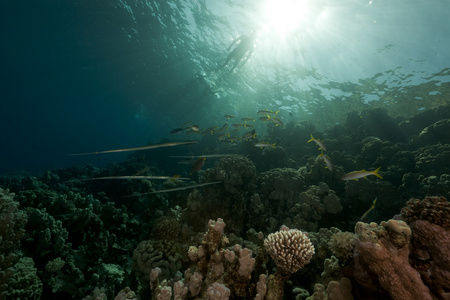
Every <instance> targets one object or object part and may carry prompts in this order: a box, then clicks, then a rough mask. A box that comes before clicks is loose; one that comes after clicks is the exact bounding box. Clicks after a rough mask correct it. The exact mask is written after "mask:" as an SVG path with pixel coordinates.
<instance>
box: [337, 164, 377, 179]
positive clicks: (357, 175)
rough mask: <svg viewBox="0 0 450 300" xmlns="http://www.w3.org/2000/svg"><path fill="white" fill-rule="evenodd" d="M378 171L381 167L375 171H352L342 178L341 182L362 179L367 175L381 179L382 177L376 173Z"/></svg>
mask: <svg viewBox="0 0 450 300" xmlns="http://www.w3.org/2000/svg"><path fill="white" fill-rule="evenodd" d="M380 169H381V167H379V168H378V169H376V170H375V171H366V170H364V169H362V170H361V171H353V172H350V173H347V174H345V175H344V176H342V180H358V179H359V178H364V177H367V176H369V175H375V176H377V177H378V178H381V179H383V177H381V175H380V174H378V171H380Z"/></svg>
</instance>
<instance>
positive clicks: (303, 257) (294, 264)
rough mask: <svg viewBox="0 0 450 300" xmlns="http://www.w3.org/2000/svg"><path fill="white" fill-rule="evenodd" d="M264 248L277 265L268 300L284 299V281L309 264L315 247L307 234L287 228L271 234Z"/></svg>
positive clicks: (270, 284) (269, 284) (270, 279)
mask: <svg viewBox="0 0 450 300" xmlns="http://www.w3.org/2000/svg"><path fill="white" fill-rule="evenodd" d="M264 246H265V247H266V250H267V252H269V254H270V256H271V257H272V258H273V260H274V261H275V263H276V265H277V270H276V272H275V274H274V275H270V277H269V282H268V293H267V299H268V300H272V299H282V297H283V293H284V292H283V285H284V281H285V280H286V279H287V278H289V276H290V275H291V274H292V273H295V272H297V271H298V270H300V269H301V268H303V267H304V266H305V265H306V264H308V263H309V261H310V260H311V258H312V256H313V255H314V246H313V245H312V244H311V241H310V240H309V237H308V235H307V234H305V233H303V232H302V231H300V230H297V229H289V228H288V227H286V226H282V227H281V229H280V231H277V232H275V233H272V234H269V236H268V237H267V238H266V239H265V240H264Z"/></svg>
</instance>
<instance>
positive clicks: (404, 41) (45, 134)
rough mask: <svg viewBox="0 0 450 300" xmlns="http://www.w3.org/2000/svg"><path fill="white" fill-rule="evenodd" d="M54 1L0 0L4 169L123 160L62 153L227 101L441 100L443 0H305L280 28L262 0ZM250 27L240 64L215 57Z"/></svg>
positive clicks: (445, 61)
mask: <svg viewBox="0 0 450 300" xmlns="http://www.w3.org/2000/svg"><path fill="white" fill-rule="evenodd" d="M60 2H61V1H38V0H34V1H31V0H29V1H20V2H18V1H9V2H6V1H3V2H2V3H1V6H0V14H1V18H0V20H1V21H0V22H1V23H0V25H1V26H0V28H1V46H0V64H1V78H0V79H1V85H0V86H1V87H0V89H1V100H0V128H1V130H0V134H1V138H2V143H1V148H0V149H1V150H0V173H11V172H18V171H27V172H32V173H36V172H42V171H44V170H47V169H53V168H60V167H66V166H70V165H72V164H79V163H91V164H95V165H105V164H107V163H110V162H115V161H121V160H123V159H124V158H125V157H126V155H127V154H111V155H104V156H89V157H88V156H83V157H77V156H68V155H67V154H70V153H79V152H91V151H101V150H108V149H116V148H126V147H136V146H142V145H146V144H148V143H156V142H159V141H161V140H163V139H172V140H173V139H175V140H177V139H178V140H183V139H186V138H187V137H180V136H175V137H174V136H170V135H169V132H170V130H172V129H174V128H177V127H180V126H181V125H182V124H183V123H185V122H192V123H194V124H197V125H199V126H200V127H201V128H206V127H209V126H221V125H223V123H224V122H225V121H226V119H225V118H224V117H223V116H224V115H225V114H233V115H236V117H246V116H249V117H254V118H257V115H256V111H258V110H260V109H271V110H281V112H280V118H281V119H282V120H283V122H284V123H285V124H286V123H288V122H290V121H293V122H296V121H301V120H311V121H312V122H313V123H314V124H315V125H316V126H317V127H318V128H319V129H326V128H328V127H329V126H332V125H334V124H336V123H339V122H342V120H343V118H344V117H345V116H346V113H347V112H349V111H352V110H355V111H360V110H362V109H364V108H367V107H377V106H381V107H386V108H387V109H388V110H389V113H390V114H391V115H392V116H409V115H411V114H413V113H415V112H417V111H419V110H426V109H430V108H433V107H435V106H437V105H441V104H445V103H449V102H450V101H449V98H448V96H447V95H448V90H449V81H450V74H449V72H448V68H449V67H450V65H449V64H450V51H448V49H450V40H449V39H448V37H449V36H450V21H449V19H448V1H445V0H427V1H422V0H415V1H388V0H381V1H377V0H373V1H339V2H336V1H310V3H309V6H308V13H307V14H306V15H305V16H304V17H303V18H304V21H303V22H301V24H299V25H298V26H297V27H296V28H294V29H292V30H291V31H290V32H289V33H284V34H281V33H280V32H277V31H276V30H274V28H273V27H270V26H268V19H267V18H268V17H267V15H266V14H265V13H264V9H263V1H256V2H255V1H237V0H236V1H216V0H209V1H190V0H183V1H181V0H180V1H64V2H61V3H60ZM300 15H301V12H300V11H299V12H298V16H300ZM255 29H257V30H259V33H258V39H257V42H256V47H255V51H254V53H253V55H252V57H251V59H250V60H249V61H248V62H247V64H245V65H244V66H242V67H238V68H237V69H236V71H235V72H231V73H229V72H225V71H223V70H220V71H217V70H216V68H217V66H218V65H220V64H221V63H223V61H224V60H225V58H226V56H227V53H228V52H227V47H228V46H229V45H230V43H231V42H232V40H233V39H234V38H235V37H236V36H238V35H239V34H248V33H249V32H251V31H252V30H255ZM200 71H202V72H204V74H205V75H206V77H205V79H206V80H207V81H206V83H207V85H206V86H205V83H202V82H199V81H198V80H197V81H196V80H194V79H193V76H195V74H198V72H200ZM208 88H212V90H214V91H216V90H217V91H218V92H217V93H212V94H211V93H210V94H208V92H207V89H208ZM258 126H260V128H261V131H262V130H263V129H264V127H263V126H264V125H261V124H260V125H258ZM189 138H192V137H189ZM194 138H195V137H194ZM180 155H183V153H180Z"/></svg>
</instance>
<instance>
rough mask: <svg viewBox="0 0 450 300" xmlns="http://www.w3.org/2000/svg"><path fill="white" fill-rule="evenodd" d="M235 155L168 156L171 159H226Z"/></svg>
mask: <svg viewBox="0 0 450 300" xmlns="http://www.w3.org/2000/svg"><path fill="white" fill-rule="evenodd" d="M235 155H236V154H210V155H190V156H189V155H187V156H169V157H171V158H201V157H205V158H212V157H227V156H235Z"/></svg>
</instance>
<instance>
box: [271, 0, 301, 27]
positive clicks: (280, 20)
mask: <svg viewBox="0 0 450 300" xmlns="http://www.w3.org/2000/svg"><path fill="white" fill-rule="evenodd" d="M307 13H308V5H307V0H267V1H266V5H265V8H264V21H263V22H264V30H266V31H274V32H276V33H277V34H278V35H280V36H286V35H288V34H289V33H291V32H292V31H294V30H295V29H297V28H298V27H299V26H300V25H301V24H302V22H303V21H304V20H305V17H306V15H307Z"/></svg>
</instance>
